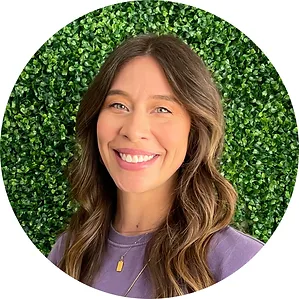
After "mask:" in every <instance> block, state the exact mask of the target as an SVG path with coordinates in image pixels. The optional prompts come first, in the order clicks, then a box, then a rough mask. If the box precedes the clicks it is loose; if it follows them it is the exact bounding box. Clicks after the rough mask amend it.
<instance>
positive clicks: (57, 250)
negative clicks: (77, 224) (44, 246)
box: [48, 233, 66, 266]
mask: <svg viewBox="0 0 299 299" xmlns="http://www.w3.org/2000/svg"><path fill="white" fill-rule="evenodd" d="M65 241H66V233H63V234H62V235H60V237H58V239H57V241H56V243H55V244H54V246H53V247H52V249H51V251H50V253H49V255H48V259H49V260H50V261H51V262H52V263H53V264H55V265H56V266H58V264H59V262H60V260H61V259H62V257H63V254H64V250H65Z"/></svg>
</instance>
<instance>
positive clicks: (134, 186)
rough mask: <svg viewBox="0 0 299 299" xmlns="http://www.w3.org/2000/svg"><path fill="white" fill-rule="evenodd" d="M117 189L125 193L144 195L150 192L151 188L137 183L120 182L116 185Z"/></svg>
mask: <svg viewBox="0 0 299 299" xmlns="http://www.w3.org/2000/svg"><path fill="white" fill-rule="evenodd" d="M116 185H117V187H118V189H119V190H120V191H122V192H125V193H144V192H146V191H150V190H152V189H153V188H151V187H150V186H149V184H142V183H137V182H132V181H130V182H126V183H125V182H122V183H120V182H119V183H118V184H116Z"/></svg>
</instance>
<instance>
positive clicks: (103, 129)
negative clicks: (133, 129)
mask: <svg viewBox="0 0 299 299" xmlns="http://www.w3.org/2000/svg"><path fill="white" fill-rule="evenodd" d="M112 124H113V122H111V120H109V117H107V116H106V115H105V114H100V115H99V118H98V122H97V138H98V144H99V146H103V145H104V144H106V143H108V142H110V141H111V140H112V139H113V138H114V137H115V135H116V132H117V129H116V128H115V127H114V126H113V125H112Z"/></svg>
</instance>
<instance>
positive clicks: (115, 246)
mask: <svg viewBox="0 0 299 299" xmlns="http://www.w3.org/2000/svg"><path fill="white" fill-rule="evenodd" d="M63 236H64V235H62V236H61V237H60V238H58V240H57V242H56V243H55V245H54V246H53V248H52V250H51V252H50V254H49V256H48V259H49V260H51V261H52V262H53V263H54V264H55V265H57V264H58V263H59V261H60V259H61V257H62V255H63V250H64V248H63V239H64V238H63ZM141 237H142V235H138V236H123V235H121V234H119V233H118V232H117V231H115V230H114V229H113V227H111V229H110V233H109V238H108V250H107V253H106V255H105V257H104V262H103V265H102V266H101V269H100V271H99V272H98V273H97V275H96V277H95V279H94V282H93V285H92V287H94V288H96V289H98V290H101V291H104V292H107V293H111V294H115V295H120V296H124V294H125V293H126V291H127V289H128V288H129V286H130V285H131V283H132V282H133V281H134V279H135V278H136V276H137V275H138V273H139V272H140V270H141V269H142V268H143V256H144V251H145V247H146V244H147V241H148V240H149V238H150V237H151V234H147V235H144V236H143V237H142V239H141V240H140V241H139V242H137V243H136V244H135V245H133V246H132V244H134V243H135V242H136V241H138V240H139V239H140V238H141ZM263 244H264V243H262V242H261V241H258V240H256V239H254V238H253V237H251V236H249V235H246V234H243V233H241V232H239V231H237V230H236V229H234V228H232V227H230V226H228V227H226V228H224V229H223V230H221V231H219V232H217V233H216V234H215V235H214V236H213V238H212V240H211V243H210V251H209V252H208V265H209V268H210V270H211V272H212V274H213V277H214V279H215V280H216V282H218V281H220V280H222V279H224V278H226V277H227V276H229V275H231V274H232V273H234V272H235V271H237V270H238V269H239V268H241V267H242V266H243V265H244V264H246V263H247V262H248V261H249V260H250V259H251V258H252V257H253V256H254V255H255V254H256V253H257V252H258V251H259V250H260V249H261V248H262V247H263ZM130 247H132V248H131V249H130V251H129V252H128V253H127V254H126V255H125V257H124V266H123V269H122V271H121V272H117V271H116V266H117V263H118V261H119V259H120V257H121V255H123V254H125V253H126V251H127V250H128V249H129V248H130ZM100 277H101V278H100ZM127 297H134V298H153V295H152V289H151V285H150V283H149V279H148V273H147V269H146V270H145V271H144V272H143V273H142V275H141V276H140V277H139V279H138V280H137V281H136V283H135V285H134V287H133V288H132V289H131V291H130V292H129V293H128V295H127Z"/></svg>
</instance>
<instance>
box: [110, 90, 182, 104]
mask: <svg viewBox="0 0 299 299" xmlns="http://www.w3.org/2000/svg"><path fill="white" fill-rule="evenodd" d="M112 95H121V96H124V97H126V98H129V97H130V95H129V94H128V93H127V92H125V91H123V90H120V89H110V90H109V91H108V93H107V97H108V96H112ZM150 98H152V99H162V100H166V101H170V102H178V101H177V99H176V98H175V97H174V96H172V95H161V94H156V95H153V96H151V97H150Z"/></svg>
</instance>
